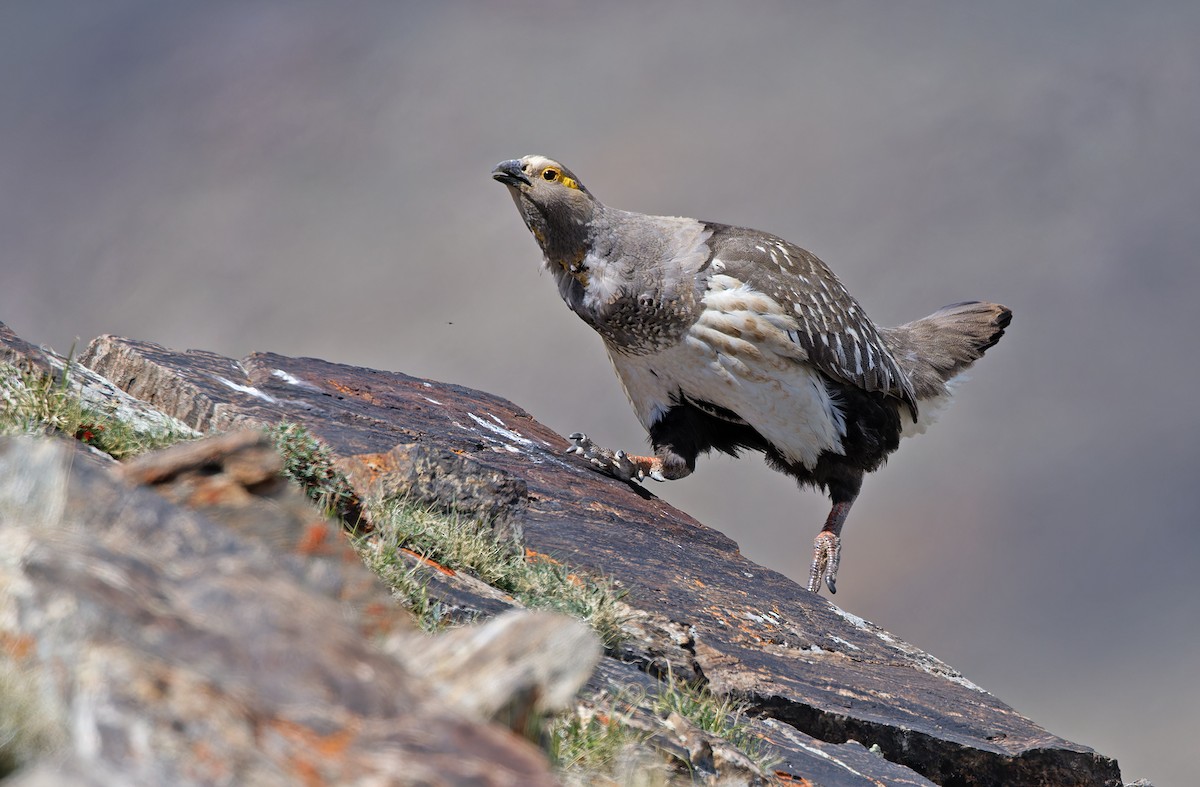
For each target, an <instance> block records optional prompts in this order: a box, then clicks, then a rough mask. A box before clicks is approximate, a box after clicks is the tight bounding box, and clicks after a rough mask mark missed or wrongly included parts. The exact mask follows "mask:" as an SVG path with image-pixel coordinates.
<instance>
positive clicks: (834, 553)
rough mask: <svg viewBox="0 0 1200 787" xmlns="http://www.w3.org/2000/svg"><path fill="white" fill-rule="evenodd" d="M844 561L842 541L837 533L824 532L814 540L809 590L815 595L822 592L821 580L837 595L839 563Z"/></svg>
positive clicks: (809, 572) (809, 573)
mask: <svg viewBox="0 0 1200 787" xmlns="http://www.w3.org/2000/svg"><path fill="white" fill-rule="evenodd" d="M841 560H842V539H841V538H840V537H839V536H838V535H837V534H835V533H830V532H829V531H828V530H822V531H821V532H820V533H818V534H817V537H816V538H815V539H814V540H813V562H812V568H810V569H809V570H808V589H809V590H810V591H812V592H813V593H817V592H819V591H820V590H821V580H825V584H826V585H828V586H829V592H830V593H837V571H838V563H840V562H841Z"/></svg>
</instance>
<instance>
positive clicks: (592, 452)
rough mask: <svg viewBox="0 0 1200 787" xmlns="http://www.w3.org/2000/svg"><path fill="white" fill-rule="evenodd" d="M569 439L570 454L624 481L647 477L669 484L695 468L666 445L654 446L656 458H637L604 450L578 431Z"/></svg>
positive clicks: (568, 450) (568, 451) (620, 452)
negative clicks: (669, 481) (576, 455)
mask: <svg viewBox="0 0 1200 787" xmlns="http://www.w3.org/2000/svg"><path fill="white" fill-rule="evenodd" d="M568 439H570V441H571V447H570V448H568V449H567V453H568V454H578V455H579V456H581V457H582V458H584V459H586V460H587V461H589V462H591V464H592V466H593V467H595V468H596V469H597V470H599V471H600V472H602V473H604V474H606V475H610V476H612V477H613V478H619V479H621V480H622V481H641V480H642V479H644V478H653V479H654V480H655V481H667V480H672V479H676V478H683V477H684V476H686V475H688V474H689V473H691V472H692V467H694V466H695V464H694V462H695V460H694V459H693V462H692V464H691V465H689V463H688V462H687V461H686V460H685V459H684V458H683V457H681V456H679V455H677V454H676V453H675V452H674V451H672V450H671V449H670V448H667V447H665V446H655V455H654V456H637V455H635V454H627V453H625V452H624V451H613V450H611V449H609V448H601V447H600V446H598V445H596V444H595V443H594V442H593V441H592V439H591V438H590V437H588V436H587V435H585V434H584V433H583V432H575V433H574V434H572V435H571V436H570V437H569V438H568Z"/></svg>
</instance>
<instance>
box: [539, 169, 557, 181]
mask: <svg viewBox="0 0 1200 787" xmlns="http://www.w3.org/2000/svg"><path fill="white" fill-rule="evenodd" d="M542 177H543V178H545V179H546V180H558V170H556V169H548V170H546V171H545V172H543V173H542Z"/></svg>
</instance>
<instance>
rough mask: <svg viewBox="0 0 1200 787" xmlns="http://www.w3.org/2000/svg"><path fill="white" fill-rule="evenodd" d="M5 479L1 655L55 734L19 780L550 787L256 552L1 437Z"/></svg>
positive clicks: (542, 774)
mask: <svg viewBox="0 0 1200 787" xmlns="http://www.w3.org/2000/svg"><path fill="white" fill-rule="evenodd" d="M0 479H3V482H2V483H0V587H2V588H3V589H4V590H3V592H2V593H0V646H2V649H0V654H3V655H2V660H3V662H4V663H6V664H8V665H9V667H10V668H11V669H15V670H19V672H20V674H22V675H24V676H25V677H26V678H27V679H28V680H29V682H30V683H31V684H32V685H34V686H36V692H35V693H34V695H33V696H35V697H36V701H37V702H38V703H40V706H41V707H40V708H37V709H36V716H37V717H38V718H39V719H41V720H43V721H45V720H54V725H53V726H55V727H56V728H57V730H58V734H59V735H60V736H61V738H62V740H64V741H65V743H62V744H61V746H62V747H63V749H62V750H61V751H60V752H59V753H58V754H56V755H55V756H54V757H53V758H52V759H50V760H44V761H42V762H40V763H39V764H38V766H37V767H35V768H33V769H32V770H31V771H29V772H27V773H25V774H24V775H22V776H21V777H19V779H18V783H20V781H24V782H25V783H26V784H45V783H64V780H65V781H67V782H71V783H78V782H79V781H82V782H83V783H122V784H134V785H140V784H146V785H150V784H155V785H157V784H297V783H307V784H367V783H370V784H430V783H437V784H463V785H467V784H495V785H524V784H546V785H549V784H553V783H555V781H556V780H555V779H554V778H553V776H552V775H551V773H550V771H549V769H548V765H547V763H546V761H545V758H544V756H543V755H542V754H541V753H540V752H539V751H537V750H536V749H535V748H534V747H533V746H531V745H530V744H528V743H527V742H525V741H524V740H521V739H520V738H518V737H517V736H514V735H512V734H511V733H510V732H508V731H507V730H504V729H501V728H499V727H496V726H493V725H488V724H483V723H480V722H478V721H474V720H471V719H468V718H466V717H464V716H462V715H461V714H458V713H456V712H454V711H453V710H451V709H449V708H447V707H446V706H445V705H444V704H443V703H442V702H441V701H440V699H439V698H438V696H437V695H436V694H435V693H434V692H432V691H430V690H429V689H428V687H427V686H425V685H424V682H423V681H420V680H418V679H415V678H414V677H413V676H412V675H411V674H410V673H409V671H408V670H407V669H406V668H405V667H404V666H403V665H402V664H400V663H399V662H398V661H397V660H395V659H393V658H390V657H388V656H386V655H383V654H382V653H379V652H377V651H376V650H374V649H372V648H371V647H370V645H369V644H368V642H367V640H366V638H365V637H364V636H363V635H362V632H361V630H360V629H359V628H358V627H356V626H353V625H350V624H348V623H347V620H346V610H345V605H344V604H342V603H340V602H338V601H336V600H335V599H333V598H331V597H329V596H328V595H326V594H323V593H320V592H315V591H313V590H311V589H309V588H308V587H306V586H305V585H304V584H303V583H301V582H299V581H297V573H296V572H295V570H294V569H293V568H289V567H288V566H287V565H285V563H286V562H287V561H286V560H281V559H280V558H278V557H276V556H274V555H273V554H272V551H271V550H269V549H267V548H266V546H265V545H263V544H261V543H257V542H254V541H252V540H247V538H246V537H244V536H239V535H237V534H235V533H234V532H232V531H230V530H228V529H227V528H225V527H224V526H222V525H219V524H217V523H216V522H214V521H213V520H211V519H209V518H207V517H205V516H201V515H199V514H197V513H192V512H188V511H185V510H183V509H181V508H179V507H177V506H175V505H174V504H172V503H170V502H169V501H167V500H166V499H163V498H162V497H159V496H158V495H156V494H153V493H151V492H149V491H146V490H143V489H138V488H134V487H130V486H128V485H126V484H125V483H122V482H121V481H119V480H118V479H117V478H116V477H115V476H114V475H113V474H112V473H110V472H108V471H106V470H105V469H103V468H100V467H96V466H93V465H91V464H89V463H86V462H77V461H74V453H73V451H72V450H71V449H70V448H69V447H67V446H66V444H64V443H61V442H58V441H48V440H34V439H32V438H0ZM81 775H82V779H77V777H80V776H81Z"/></svg>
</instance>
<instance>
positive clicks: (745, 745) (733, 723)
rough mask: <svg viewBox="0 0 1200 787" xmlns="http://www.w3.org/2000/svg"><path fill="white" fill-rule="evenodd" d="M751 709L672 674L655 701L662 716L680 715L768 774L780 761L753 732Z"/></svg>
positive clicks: (665, 681)
mask: <svg viewBox="0 0 1200 787" xmlns="http://www.w3.org/2000/svg"><path fill="white" fill-rule="evenodd" d="M747 708H748V706H747V705H746V704H745V703H743V702H741V701H739V700H737V699H735V698H733V697H722V696H719V695H717V694H714V693H713V692H712V691H711V690H710V689H709V688H708V687H707V686H705V685H703V684H699V683H695V682H690V681H684V680H680V679H678V678H676V677H674V676H672V675H670V674H668V675H667V677H666V679H665V680H664V681H663V684H662V688H661V689H660V690H659V693H658V694H657V695H656V696H655V698H654V710H655V712H656V713H658V715H659V716H664V717H665V716H668V715H670V714H671V713H672V712H675V713H678V714H679V715H680V716H682V717H684V718H685V719H687V720H688V721H690V722H691V723H692V724H695V725H696V726H697V727H699V728H700V729H702V730H704V731H705V732H708V733H711V734H713V735H715V736H717V737H718V738H722V739H723V740H725V741H727V742H728V743H729V744H730V745H732V746H733V747H734V748H735V749H737V750H738V751H740V752H741V753H742V754H745V755H746V757H748V758H749V759H750V761H751V762H753V763H754V764H755V765H757V766H758V767H760V768H762V769H763V770H764V771H767V772H768V773H769V772H770V771H771V770H772V769H773V767H774V765H776V764H777V763H778V760H777V759H776V757H775V756H774V754H773V753H772V752H771V751H770V749H769V748H768V747H767V745H766V744H765V743H764V742H763V740H762V739H761V738H759V737H758V736H757V735H755V734H754V733H753V732H751V730H750V725H749V717H748V716H747V715H746V711H747Z"/></svg>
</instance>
